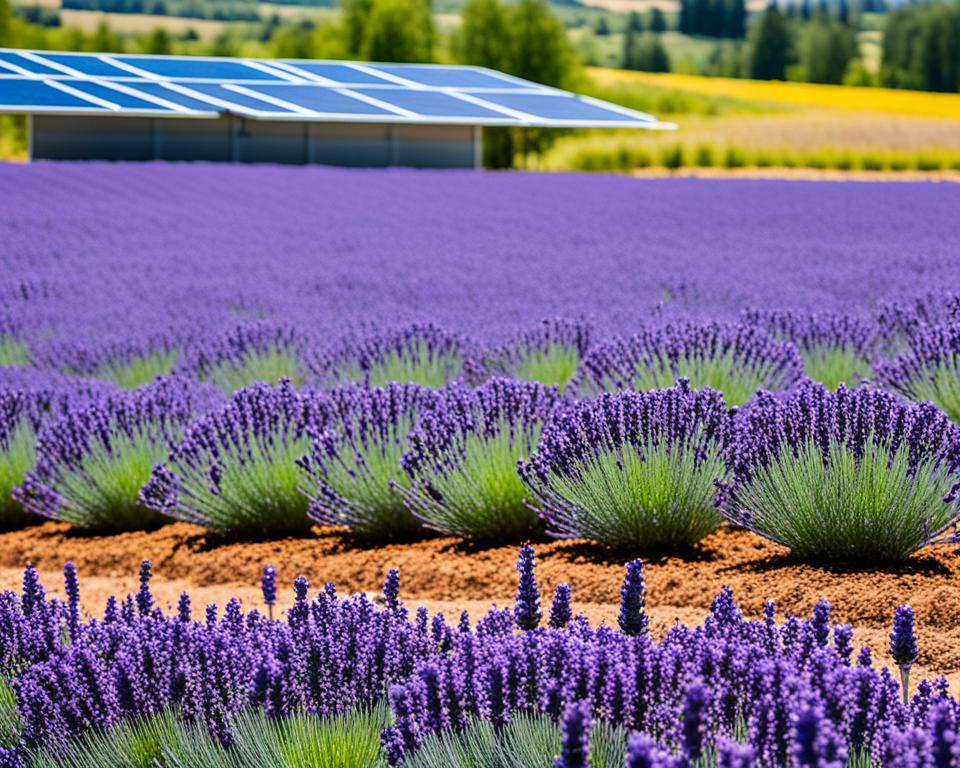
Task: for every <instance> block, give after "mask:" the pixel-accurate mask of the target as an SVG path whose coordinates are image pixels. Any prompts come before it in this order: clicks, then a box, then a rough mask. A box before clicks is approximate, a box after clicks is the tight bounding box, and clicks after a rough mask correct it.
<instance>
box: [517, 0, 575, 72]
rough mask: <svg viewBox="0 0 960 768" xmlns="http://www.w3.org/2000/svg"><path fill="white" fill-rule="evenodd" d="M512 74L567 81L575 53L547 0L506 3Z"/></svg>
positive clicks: (573, 63) (572, 66) (520, 0)
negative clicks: (509, 4)
mask: <svg viewBox="0 0 960 768" xmlns="http://www.w3.org/2000/svg"><path fill="white" fill-rule="evenodd" d="M508 19H509V26H510V30H511V36H510V37H511V46H510V48H511V52H510V57H509V67H508V71H509V73H510V74H512V75H516V76H517V77H522V78H525V79H527V80H533V81H534V82H537V83H543V84H544V85H554V86H558V87H562V86H564V85H567V84H568V83H569V81H570V78H571V75H572V72H573V70H574V68H575V57H574V53H573V49H572V48H571V47H570V42H569V40H568V39H567V31H566V29H564V26H563V24H561V23H560V20H559V19H558V18H557V17H556V16H554V15H553V12H552V11H551V10H550V6H549V5H547V2H546V0H519V1H518V2H517V3H516V4H515V5H511V6H509V7H508Z"/></svg>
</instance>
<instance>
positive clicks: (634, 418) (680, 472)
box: [521, 379, 733, 549]
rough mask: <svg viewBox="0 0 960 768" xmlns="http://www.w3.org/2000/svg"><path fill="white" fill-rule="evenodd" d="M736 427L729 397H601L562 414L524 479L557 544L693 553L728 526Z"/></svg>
mask: <svg viewBox="0 0 960 768" xmlns="http://www.w3.org/2000/svg"><path fill="white" fill-rule="evenodd" d="M732 427H733V421H732V417H731V415H730V412H729V410H728V409H727V407H726V404H725V403H724V400H723V396H722V395H721V394H720V393H719V392H715V391H714V390H710V389H705V390H702V391H701V392H694V391H692V390H691V389H690V386H689V383H688V382H687V381H686V379H681V380H680V383H679V384H678V385H677V386H676V387H675V388H673V389H667V390H654V391H651V392H621V393H616V394H610V393H608V394H604V395H601V396H600V397H598V398H597V399H595V400H592V401H590V400H588V401H583V402H579V403H577V404H576V405H574V406H572V407H570V408H568V409H565V410H563V411H562V412H561V413H559V414H558V415H557V417H556V418H555V419H554V420H553V421H552V422H551V423H550V424H549V425H548V426H547V427H546V428H545V430H544V433H543V435H542V436H541V438H540V443H539V446H538V448H537V450H536V451H535V452H534V454H533V456H532V457H531V458H530V460H529V461H528V462H527V463H526V464H524V465H523V466H522V467H521V475H522V477H523V479H524V481H525V482H526V484H527V486H528V487H529V488H530V489H531V491H532V492H533V494H534V495H535V497H536V498H537V499H538V500H539V501H540V503H541V504H542V505H543V511H542V513H541V514H542V515H543V517H544V519H545V520H546V522H547V526H548V531H549V532H550V533H551V534H552V535H554V536H562V537H581V538H588V539H593V540H595V541H599V542H602V543H604V544H608V545H611V546H620V547H631V548H647V549H657V548H662V547H671V546H688V545H691V544H695V543H696V542H698V541H699V540H700V539H702V538H703V537H704V536H706V535H707V534H708V533H710V532H711V531H712V530H713V529H714V528H716V527H717V525H718V524H719V523H720V521H721V520H722V517H721V516H720V514H719V513H718V512H717V511H716V509H715V508H714V506H713V501H714V496H715V489H714V481H715V480H719V479H722V478H724V477H725V476H726V472H727V470H726V455H725V453H726V450H727V446H728V443H729V441H730V438H731V436H732V432H733V430H732Z"/></svg>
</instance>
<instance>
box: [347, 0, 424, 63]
mask: <svg viewBox="0 0 960 768" xmlns="http://www.w3.org/2000/svg"><path fill="white" fill-rule="evenodd" d="M361 55H362V56H363V58H364V59H366V60H367V61H401V62H410V61H414V62H415V61H430V59H431V58H432V57H433V17H432V14H431V13H430V8H429V6H428V5H427V3H426V2H424V0H374V4H373V8H372V10H371V11H370V17H369V18H368V19H367V24H366V28H365V29H364V33H363V46H362V48H361Z"/></svg>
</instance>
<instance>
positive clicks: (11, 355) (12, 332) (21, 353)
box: [0, 315, 30, 368]
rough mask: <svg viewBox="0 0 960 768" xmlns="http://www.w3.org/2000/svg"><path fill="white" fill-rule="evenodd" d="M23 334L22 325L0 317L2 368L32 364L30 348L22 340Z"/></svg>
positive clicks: (0, 362) (0, 361) (0, 360)
mask: <svg viewBox="0 0 960 768" xmlns="http://www.w3.org/2000/svg"><path fill="white" fill-rule="evenodd" d="M22 332H23V329H22V327H21V324H20V323H18V322H16V321H15V320H14V319H13V318H10V317H5V316H2V315H0V368H2V367H7V366H23V365H28V364H29V363H30V347H28V346H27V344H26V343H25V342H24V341H23V340H22V339H21V334H22Z"/></svg>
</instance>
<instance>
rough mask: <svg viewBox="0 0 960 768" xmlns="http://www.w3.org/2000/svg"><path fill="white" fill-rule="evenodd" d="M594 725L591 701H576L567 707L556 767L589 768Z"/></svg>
mask: <svg viewBox="0 0 960 768" xmlns="http://www.w3.org/2000/svg"><path fill="white" fill-rule="evenodd" d="M592 727H593V721H592V719H591V717H590V702H589V701H586V700H583V701H576V702H573V703H572V704H570V705H569V706H568V707H567V709H566V711H565V712H564V714H563V736H562V745H561V747H560V756H559V757H558V758H557V759H556V760H555V761H554V763H553V766H554V768H589V765H590V729H591V728H592Z"/></svg>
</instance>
